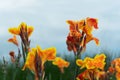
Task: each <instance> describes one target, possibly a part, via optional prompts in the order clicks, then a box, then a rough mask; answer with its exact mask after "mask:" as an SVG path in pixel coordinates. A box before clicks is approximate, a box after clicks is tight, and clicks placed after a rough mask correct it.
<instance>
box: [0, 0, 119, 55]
mask: <svg viewBox="0 0 120 80" xmlns="http://www.w3.org/2000/svg"><path fill="white" fill-rule="evenodd" d="M119 8H120V1H119V0H0V57H2V56H6V55H8V53H9V51H10V50H16V47H15V46H14V45H13V44H10V43H8V42H7V40H8V38H10V37H12V35H11V34H10V33H8V28H9V27H14V26H18V25H19V24H20V23H21V22H26V23H27V24H28V25H32V26H34V28H35V31H34V33H33V35H32V36H31V37H30V38H31V47H35V46H36V45H40V46H41V47H42V48H43V49H44V48H48V47H51V46H55V47H56V48H57V52H59V53H64V52H65V53H68V52H67V49H66V43H65V42H66V36H67V34H68V32H69V27H68V25H67V24H66V20H69V19H71V20H80V19H84V18H86V17H94V18H97V19H98V24H99V29H98V30H96V31H94V32H93V34H94V36H95V37H98V38H99V39H100V46H99V47H96V45H95V44H94V42H90V43H89V44H88V46H87V51H86V52H89V53H90V54H92V52H94V53H99V52H100V51H101V49H108V50H111V51H115V52H116V51H120V48H119V47H120V36H119V33H120V9H119Z"/></svg>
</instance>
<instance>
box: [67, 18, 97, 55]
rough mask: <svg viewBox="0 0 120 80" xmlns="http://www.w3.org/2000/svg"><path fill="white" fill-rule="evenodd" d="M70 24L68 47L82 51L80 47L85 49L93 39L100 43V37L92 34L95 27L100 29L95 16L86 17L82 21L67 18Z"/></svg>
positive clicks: (71, 49)
mask: <svg viewBox="0 0 120 80" xmlns="http://www.w3.org/2000/svg"><path fill="white" fill-rule="evenodd" d="M67 23H68V24H69V30H70V32H69V34H68V36H67V40H66V43H67V48H68V50H69V51H73V52H74V53H76V52H78V51H81V50H80V47H82V49H83V50H84V49H85V48H86V44H87V43H88V42H90V41H92V40H94V41H95V43H96V44H97V45H98V44H99V39H97V38H96V37H94V36H93V35H92V31H93V29H94V28H95V29H98V21H97V19H95V18H89V17H88V18H86V19H84V20H80V21H72V20H67Z"/></svg>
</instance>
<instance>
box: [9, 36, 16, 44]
mask: <svg viewBox="0 0 120 80" xmlns="http://www.w3.org/2000/svg"><path fill="white" fill-rule="evenodd" d="M8 42H11V43H13V44H15V45H16V46H18V40H17V38H16V36H15V35H14V36H13V38H10V39H8Z"/></svg>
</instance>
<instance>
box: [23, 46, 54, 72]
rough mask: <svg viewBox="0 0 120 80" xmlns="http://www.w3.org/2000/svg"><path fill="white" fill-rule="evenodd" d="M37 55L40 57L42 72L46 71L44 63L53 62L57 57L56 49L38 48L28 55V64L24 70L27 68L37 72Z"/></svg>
mask: <svg viewBox="0 0 120 80" xmlns="http://www.w3.org/2000/svg"><path fill="white" fill-rule="evenodd" d="M35 55H37V56H38V58H39V59H40V60H41V68H42V70H43V69H44V63H45V62H46V61H47V60H48V61H52V60H54V59H55V57H56V49H55V48H48V49H44V50H42V49H41V48H40V47H39V46H37V48H33V49H32V50H31V52H29V53H28V56H27V59H26V63H25V65H24V67H23V70H24V69H25V68H26V67H27V68H29V69H30V70H32V71H34V72H35V60H36V57H35Z"/></svg>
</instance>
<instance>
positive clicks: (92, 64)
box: [76, 54, 106, 70]
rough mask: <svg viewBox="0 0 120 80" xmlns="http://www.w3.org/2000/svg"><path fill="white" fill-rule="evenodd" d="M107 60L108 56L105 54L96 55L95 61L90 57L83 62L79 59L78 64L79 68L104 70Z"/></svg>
mask: <svg viewBox="0 0 120 80" xmlns="http://www.w3.org/2000/svg"><path fill="white" fill-rule="evenodd" d="M105 58H106V56H105V55H104V54H100V55H96V56H95V57H94V58H93V59H92V58H90V57H86V58H85V59H84V61H83V60H81V59H77V60H76V64H77V65H78V66H81V69H82V68H85V67H86V68H87V69H96V68H97V69H102V70H103V69H104V66H105Z"/></svg>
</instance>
